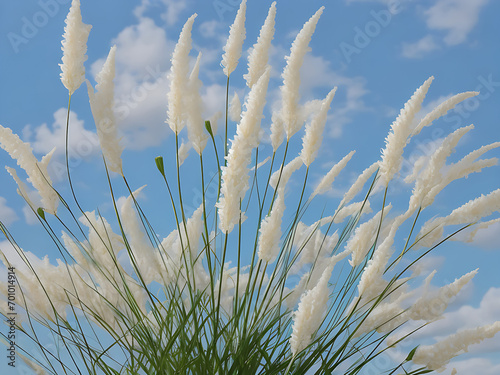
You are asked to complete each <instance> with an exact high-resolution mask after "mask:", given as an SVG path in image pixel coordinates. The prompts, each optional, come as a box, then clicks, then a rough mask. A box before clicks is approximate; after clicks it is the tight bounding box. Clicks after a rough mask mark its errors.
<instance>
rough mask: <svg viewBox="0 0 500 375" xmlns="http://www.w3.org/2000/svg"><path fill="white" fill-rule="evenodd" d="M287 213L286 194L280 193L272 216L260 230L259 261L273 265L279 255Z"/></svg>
mask: <svg viewBox="0 0 500 375" xmlns="http://www.w3.org/2000/svg"><path fill="white" fill-rule="evenodd" d="M284 212H285V193H284V191H280V193H278V196H277V198H276V200H275V201H274V204H273V208H272V210H271V214H270V215H269V216H267V217H266V218H265V219H264V220H262V224H261V226H260V229H259V233H260V236H259V251H258V256H259V259H260V260H262V261H264V262H267V263H272V262H274V261H275V260H276V257H277V256H278V254H279V250H280V247H279V243H280V239H281V222H282V219H283V213H284Z"/></svg>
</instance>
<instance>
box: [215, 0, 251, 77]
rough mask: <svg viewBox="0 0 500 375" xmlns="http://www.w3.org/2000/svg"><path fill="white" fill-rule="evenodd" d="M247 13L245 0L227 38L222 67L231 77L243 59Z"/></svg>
mask: <svg viewBox="0 0 500 375" xmlns="http://www.w3.org/2000/svg"><path fill="white" fill-rule="evenodd" d="M246 11H247V0H243V1H242V2H241V4H240V8H239V9H238V13H236V18H235V19H234V23H233V24H232V25H231V29H230V30H229V37H228V38H227V42H226V45H225V46H224V48H223V49H224V54H223V55H222V62H221V66H222V68H223V71H224V74H225V75H226V76H227V77H229V76H230V75H231V73H232V72H233V71H234V70H235V69H236V67H237V66H238V60H239V59H240V57H241V49H242V47H243V42H244V41H245V36H246V30H245V15H246Z"/></svg>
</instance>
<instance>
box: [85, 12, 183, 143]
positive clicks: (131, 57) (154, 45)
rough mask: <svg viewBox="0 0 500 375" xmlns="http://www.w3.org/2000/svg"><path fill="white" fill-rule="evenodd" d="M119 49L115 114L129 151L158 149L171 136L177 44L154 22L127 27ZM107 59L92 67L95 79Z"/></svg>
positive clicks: (119, 38)
mask: <svg viewBox="0 0 500 375" xmlns="http://www.w3.org/2000/svg"><path fill="white" fill-rule="evenodd" d="M113 43H114V44H116V46H117V54H116V78H115V100H116V103H115V111H116V115H117V120H118V126H119V129H120V131H121V132H122V133H123V135H124V139H123V144H124V146H125V147H126V148H128V149H144V148H147V147H149V146H157V145H159V144H160V143H161V141H162V140H164V139H165V137H166V136H167V134H168V131H167V129H168V127H167V126H166V125H165V123H164V121H165V117H166V109H167V103H166V93H167V89H168V82H167V79H166V71H167V70H168V68H169V67H170V61H169V57H170V55H171V52H172V51H173V48H174V45H175V42H174V41H172V40H169V39H168V38H167V36H166V33H165V30H163V29H162V28H160V27H158V26H157V25H156V24H155V23H154V21H153V20H152V19H150V18H145V17H142V18H140V20H139V22H138V24H136V25H132V26H129V27H126V28H125V29H123V30H122V31H121V32H120V33H119V34H118V36H117V37H116V38H115V39H114V40H113ZM103 62H104V58H103V59H100V60H97V61H95V62H94V63H93V64H92V68H91V71H92V74H93V75H94V76H95V75H96V74H97V73H98V72H99V70H100V68H101V66H102V64H103Z"/></svg>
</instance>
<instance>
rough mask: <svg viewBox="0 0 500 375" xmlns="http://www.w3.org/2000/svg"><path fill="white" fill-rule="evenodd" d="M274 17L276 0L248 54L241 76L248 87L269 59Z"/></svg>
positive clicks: (264, 68) (260, 73)
mask: <svg viewBox="0 0 500 375" xmlns="http://www.w3.org/2000/svg"><path fill="white" fill-rule="evenodd" d="M275 17H276V1H274V2H273V3H272V4H271V7H270V8H269V11H268V13H267V17H266V20H265V21H264V24H263V25H262V28H261V29H260V34H259V38H258V39H257V43H255V44H254V45H253V48H252V50H251V51H250V54H249V55H248V73H247V74H245V75H244V76H243V78H245V80H246V82H247V86H248V87H250V88H252V86H253V85H254V84H255V83H256V82H257V80H258V79H259V77H260V76H261V75H262V74H263V73H264V72H265V70H266V66H267V62H268V60H269V49H270V48H271V42H272V41H273V38H274V24H275V21H274V19H275ZM233 121H234V120H233Z"/></svg>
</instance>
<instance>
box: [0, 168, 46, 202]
mask: <svg viewBox="0 0 500 375" xmlns="http://www.w3.org/2000/svg"><path fill="white" fill-rule="evenodd" d="M5 169H6V170H7V172H8V173H9V174H10V175H11V176H12V178H13V179H14V181H16V184H17V193H18V194H19V195H20V196H21V197H23V198H24V200H25V201H26V203H27V204H28V206H30V207H31V209H32V210H33V211H36V210H37V208H38V207H36V206H35V204H34V203H33V202H32V201H31V199H30V196H29V194H28V191H27V190H26V185H25V184H24V182H23V181H21V179H20V178H19V176H18V175H17V172H16V170H15V169H14V168H10V167H7V166H6V167H5Z"/></svg>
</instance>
